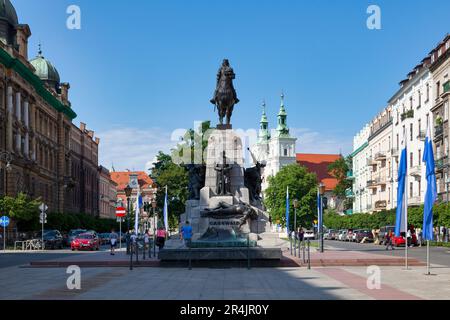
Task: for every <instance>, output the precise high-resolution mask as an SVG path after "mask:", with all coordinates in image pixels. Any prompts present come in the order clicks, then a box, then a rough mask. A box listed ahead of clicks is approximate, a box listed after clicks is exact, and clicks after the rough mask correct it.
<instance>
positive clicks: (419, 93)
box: [417, 90, 422, 108]
mask: <svg viewBox="0 0 450 320" xmlns="http://www.w3.org/2000/svg"><path fill="white" fill-rule="evenodd" d="M417 96H418V98H419V105H418V106H417V108H420V106H421V104H422V93H421V92H420V90H419V91H418V94H417Z"/></svg>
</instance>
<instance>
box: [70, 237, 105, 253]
mask: <svg viewBox="0 0 450 320" xmlns="http://www.w3.org/2000/svg"><path fill="white" fill-rule="evenodd" d="M70 247H71V249H72V251H74V250H91V251H94V250H99V249H100V239H99V238H98V237H97V235H96V234H93V233H82V234H79V235H78V236H76V238H75V239H73V240H72V243H71V244H70Z"/></svg>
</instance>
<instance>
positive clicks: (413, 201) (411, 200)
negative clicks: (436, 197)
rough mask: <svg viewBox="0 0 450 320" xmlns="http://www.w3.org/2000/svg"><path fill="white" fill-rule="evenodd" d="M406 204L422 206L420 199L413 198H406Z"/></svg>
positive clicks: (417, 197) (418, 197)
mask: <svg viewBox="0 0 450 320" xmlns="http://www.w3.org/2000/svg"><path fill="white" fill-rule="evenodd" d="M408 204H409V205H411V206H420V205H421V204H422V197H420V196H414V197H411V198H408Z"/></svg>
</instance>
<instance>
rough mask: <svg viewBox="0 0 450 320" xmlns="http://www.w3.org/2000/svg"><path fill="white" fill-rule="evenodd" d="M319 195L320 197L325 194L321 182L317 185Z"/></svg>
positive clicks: (323, 185)
mask: <svg viewBox="0 0 450 320" xmlns="http://www.w3.org/2000/svg"><path fill="white" fill-rule="evenodd" d="M319 193H320V195H321V196H323V195H324V194H325V184H323V182H321V183H320V184H319Z"/></svg>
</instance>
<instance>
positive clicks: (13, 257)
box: [0, 246, 109, 268]
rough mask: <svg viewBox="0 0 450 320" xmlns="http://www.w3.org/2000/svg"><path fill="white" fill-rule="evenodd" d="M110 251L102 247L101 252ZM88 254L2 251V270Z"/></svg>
mask: <svg viewBox="0 0 450 320" xmlns="http://www.w3.org/2000/svg"><path fill="white" fill-rule="evenodd" d="M107 250H109V246H102V247H101V249H100V251H107ZM86 253H87V252H72V251H71V250H70V249H63V250H48V251H45V252H39V251H35V252H23V253H22V252H15V253H2V252H1V251H0V268H8V267H14V266H21V265H27V264H29V263H30V262H32V261H45V260H53V259H58V258H64V257H68V256H76V255H80V254H86Z"/></svg>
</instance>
